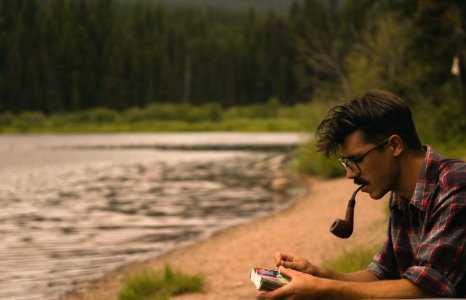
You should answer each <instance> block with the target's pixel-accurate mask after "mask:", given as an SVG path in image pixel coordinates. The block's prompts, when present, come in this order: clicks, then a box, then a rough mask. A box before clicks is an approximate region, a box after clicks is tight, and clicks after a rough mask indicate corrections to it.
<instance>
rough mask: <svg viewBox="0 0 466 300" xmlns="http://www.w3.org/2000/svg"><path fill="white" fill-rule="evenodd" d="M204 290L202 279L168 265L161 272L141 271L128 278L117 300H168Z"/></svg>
mask: <svg viewBox="0 0 466 300" xmlns="http://www.w3.org/2000/svg"><path fill="white" fill-rule="evenodd" d="M203 290H204V279H203V278H202V277H201V276H198V275H187V274H184V273H182V272H180V271H176V270H173V269H172V268H171V267H170V266H169V265H166V266H165V269H164V271H163V272H161V273H160V272H155V271H153V270H143V271H141V272H139V273H137V274H135V275H133V276H131V277H129V278H128V279H127V280H126V281H125V282H124V283H123V287H122V288H121V289H120V292H119V295H118V300H168V299H170V297H171V296H176V295H182V294H188V293H197V292H202V291H203Z"/></svg>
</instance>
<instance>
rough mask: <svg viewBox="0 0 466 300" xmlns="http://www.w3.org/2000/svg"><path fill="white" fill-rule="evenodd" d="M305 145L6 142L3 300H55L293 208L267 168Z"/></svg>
mask: <svg viewBox="0 0 466 300" xmlns="http://www.w3.org/2000/svg"><path fill="white" fill-rule="evenodd" d="M305 139H306V136H303V135H302V134H298V133H176V134H170V133H165V134H66V135H0V155H1V157H2V159H1V160H0V179H1V180H0V204H1V206H2V209H1V210H0V233H1V234H0V241H1V243H0V299H1V300H3V299H5V300H6V299H8V300H11V299H42V300H43V299H57V298H58V297H59V296H60V295H63V294H64V293H66V292H67V291H70V290H79V289H83V288H86V286H87V285H88V283H89V282H90V281H91V280H92V279H96V278H99V277H101V276H103V275H104V274H105V272H108V271H112V270H114V269H116V268H118V267H121V266H123V265H126V264H129V263H132V262H136V261H141V260H145V259H148V258H151V257H155V256H157V255H161V254H163V253H165V252H167V251H169V250H172V249H173V248H175V247H180V246H182V245H185V244H187V243H190V242H192V241H195V240H196V239H200V238H205V237H208V236H209V235H211V234H212V233H213V232H215V231H217V230H220V229H222V228H226V227H228V226H231V225H234V224H238V223H242V222H246V221H248V220H251V219H253V218H257V217H259V216H263V215H265V214H269V213H271V212H273V211H275V210H277V209H279V208H280V207H283V206H284V205H288V204H289V203H290V201H292V199H293V194H294V193H290V194H289V195H288V196H286V197H282V196H281V197H277V195H276V194H275V193H274V192H273V190H272V189H271V182H272V180H273V179H274V178H275V177H277V176H278V175H277V173H276V172H275V171H271V169H270V166H269V165H268V164H267V162H269V161H271V159H272V158H274V157H277V155H280V154H283V153H285V152H286V151H288V150H290V149H292V148H293V147H295V146H296V145H298V144H300V143H302V142H303V141H304V140H305ZM214 149H215V150H214ZM297 190H299V189H297Z"/></svg>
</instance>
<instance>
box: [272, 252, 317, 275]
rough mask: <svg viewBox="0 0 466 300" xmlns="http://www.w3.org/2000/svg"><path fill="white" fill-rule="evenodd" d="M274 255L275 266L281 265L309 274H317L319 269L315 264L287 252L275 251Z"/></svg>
mask: <svg viewBox="0 0 466 300" xmlns="http://www.w3.org/2000/svg"><path fill="white" fill-rule="evenodd" d="M274 257H275V267H277V268H278V267H280V266H283V267H285V268H289V269H293V270H296V271H299V272H303V273H307V274H311V275H317V274H318V270H319V269H318V268H317V267H316V266H314V265H313V264H311V263H310V262H309V261H307V260H306V259H304V258H301V257H299V256H296V255H293V254H289V253H281V252H275V254H274Z"/></svg>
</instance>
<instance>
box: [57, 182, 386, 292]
mask: <svg viewBox="0 0 466 300" xmlns="http://www.w3.org/2000/svg"><path fill="white" fill-rule="evenodd" d="M306 184H307V185H308V192H307V193H306V195H304V196H303V197H301V198H300V199H299V200H297V201H296V202H295V203H294V204H292V205H291V206H290V207H288V208H287V209H286V210H284V211H281V212H278V213H275V214H273V215H271V216H267V217H264V218H261V219H258V220H254V221H252V222H250V223H247V224H243V225H238V226H236V227H233V228H229V229H227V230H224V231H221V232H219V233H217V234H214V235H213V236H211V237H210V238H208V239H206V240H203V241H201V242H199V243H196V244H192V245H188V246H185V247H183V248H180V249H178V250H175V251H173V252H171V253H168V254H166V255H164V256H162V257H158V258H156V259H154V260H151V261H148V262H146V263H141V264H135V265H132V266H128V267H126V268H124V269H122V270H119V271H117V272H114V273H111V274H108V275H107V276H106V277H105V278H103V279H102V280H100V281H99V282H96V283H95V284H93V286H92V288H90V289H89V290H88V291H87V292H85V293H83V294H79V295H69V296H67V297H64V298H63V300H97V299H98V300H113V299H117V295H118V290H119V288H120V284H121V281H122V280H123V279H124V278H125V277H126V276H128V274H131V273H132V272H134V271H137V270H139V269H140V268H147V267H152V268H156V269H160V270H161V269H163V266H164V265H165V264H170V265H171V266H172V267H173V268H175V269H179V270H181V271H184V272H185V273H188V274H201V275H202V276H204V278H205V279H206V283H207V286H206V289H205V292H204V293H198V294H190V295H184V296H178V297H175V298H174V299H176V300H201V299H202V300H213V299H224V300H225V299H232V300H233V299H234V300H238V299H255V295H256V294H257V291H256V290H255V287H254V285H253V284H252V283H251V281H250V279H249V274H250V271H251V269H252V268H253V267H255V266H260V267H272V266H273V263H274V261H273V253H274V252H275V251H283V252H290V253H295V254H297V255H300V256H302V257H305V258H307V259H309V260H310V261H311V262H313V263H315V264H321V263H323V262H325V261H326V260H329V259H332V258H334V257H336V256H338V255H339V254H341V253H343V252H344V251H349V250H351V249H354V248H358V247H365V246H372V245H374V244H377V243H380V244H381V243H382V241H383V238H384V235H385V221H386V213H384V207H386V206H387V200H386V199H384V200H379V201H374V200H371V199H370V198H369V196H368V195H367V194H364V193H359V194H358V196H357V201H356V202H357V203H356V208H355V227H354V233H353V235H352V236H351V237H350V238H349V239H347V240H342V239H339V238H337V237H335V236H333V235H332V234H331V233H330V232H329V228H330V225H331V224H332V222H333V221H334V220H335V218H343V217H344V214H345V210H346V204H347V202H348V199H349V198H350V197H351V194H352V192H353V191H354V190H355V188H356V186H355V185H354V184H353V183H352V181H350V180H346V179H336V180H320V179H309V180H308V182H307V183H306Z"/></svg>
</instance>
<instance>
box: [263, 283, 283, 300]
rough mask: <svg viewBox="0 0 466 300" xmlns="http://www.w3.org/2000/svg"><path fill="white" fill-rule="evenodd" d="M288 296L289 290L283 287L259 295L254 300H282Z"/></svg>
mask: <svg viewBox="0 0 466 300" xmlns="http://www.w3.org/2000/svg"><path fill="white" fill-rule="evenodd" d="M289 294H291V289H290V288H289V287H288V286H286V285H285V286H283V287H281V288H278V289H276V290H273V291H271V292H267V293H260V294H258V295H257V296H256V299H284V298H285V297H286V296H287V295H289Z"/></svg>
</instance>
